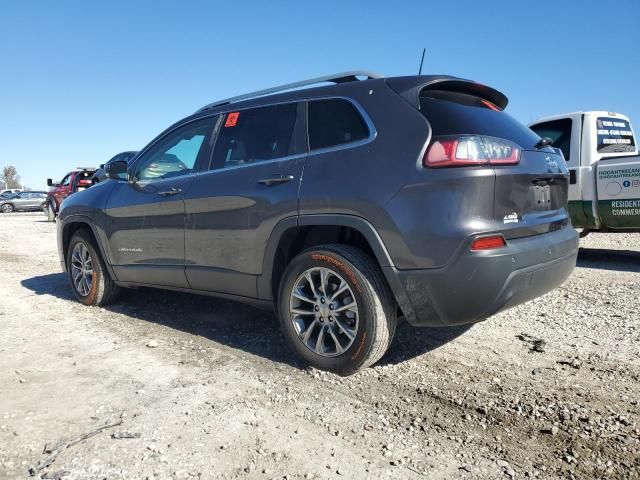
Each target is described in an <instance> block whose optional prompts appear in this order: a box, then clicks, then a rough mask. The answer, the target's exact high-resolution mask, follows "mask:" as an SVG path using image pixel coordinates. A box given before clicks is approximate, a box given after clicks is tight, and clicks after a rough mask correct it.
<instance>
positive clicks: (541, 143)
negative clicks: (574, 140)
mask: <svg viewBox="0 0 640 480" xmlns="http://www.w3.org/2000/svg"><path fill="white" fill-rule="evenodd" d="M552 143H553V140H551V139H550V138H549V137H542V138H541V139H540V141H539V142H538V143H536V144H535V145H534V147H533V148H535V149H536V150H538V149H540V148H543V147H548V146H549V145H551V144H552Z"/></svg>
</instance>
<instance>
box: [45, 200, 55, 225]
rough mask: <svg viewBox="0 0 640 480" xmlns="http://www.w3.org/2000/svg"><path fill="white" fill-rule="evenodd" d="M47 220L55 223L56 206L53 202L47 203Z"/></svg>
mask: <svg viewBox="0 0 640 480" xmlns="http://www.w3.org/2000/svg"><path fill="white" fill-rule="evenodd" d="M47 220H48V221H50V222H55V221H56V206H55V204H54V203H53V202H49V204H48V206H47Z"/></svg>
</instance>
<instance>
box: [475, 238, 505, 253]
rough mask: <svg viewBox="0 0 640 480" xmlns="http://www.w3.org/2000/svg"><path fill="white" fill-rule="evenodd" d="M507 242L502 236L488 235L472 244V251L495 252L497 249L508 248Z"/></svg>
mask: <svg viewBox="0 0 640 480" xmlns="http://www.w3.org/2000/svg"><path fill="white" fill-rule="evenodd" d="M506 246H507V242H506V240H505V239H504V237H503V236H502V235H488V236H485V237H478V238H476V239H475V240H474V241H473V243H472V244H471V250H473V251H474V252H475V251H478V250H493V249H495V248H502V247H506Z"/></svg>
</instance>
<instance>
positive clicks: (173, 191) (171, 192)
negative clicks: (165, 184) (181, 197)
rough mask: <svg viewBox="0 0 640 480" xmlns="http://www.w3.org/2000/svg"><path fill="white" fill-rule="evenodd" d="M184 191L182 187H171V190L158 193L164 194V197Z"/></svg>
mask: <svg viewBox="0 0 640 480" xmlns="http://www.w3.org/2000/svg"><path fill="white" fill-rule="evenodd" d="M179 193H182V189H181V188H175V187H171V188H170V189H169V190H163V191H162V192H158V195H162V196H163V197H169V196H171V195H177V194H179Z"/></svg>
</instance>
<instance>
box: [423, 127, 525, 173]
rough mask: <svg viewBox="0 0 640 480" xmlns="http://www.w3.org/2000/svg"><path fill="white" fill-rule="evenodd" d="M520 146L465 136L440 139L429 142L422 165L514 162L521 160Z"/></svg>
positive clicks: (491, 138) (490, 138) (497, 139)
mask: <svg viewBox="0 0 640 480" xmlns="http://www.w3.org/2000/svg"><path fill="white" fill-rule="evenodd" d="M520 151H521V149H520V146H519V145H517V144H515V143H513V142H510V141H509V140H504V139H502V138H495V137H486V136H482V135H465V136H461V137H456V138H441V139H439V140H436V141H435V142H433V143H432V144H431V146H430V147H429V149H428V150H427V153H426V154H425V156H424V159H423V160H422V164H423V165H424V166H425V167H436V168H437V167H460V166H465V165H489V164H491V165H515V164H516V163H518V162H519V161H520Z"/></svg>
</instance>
